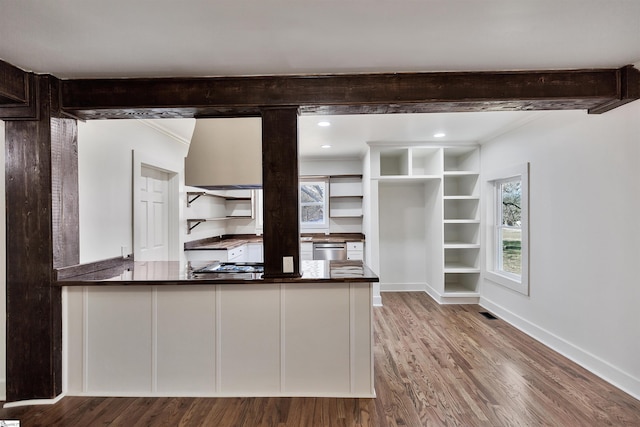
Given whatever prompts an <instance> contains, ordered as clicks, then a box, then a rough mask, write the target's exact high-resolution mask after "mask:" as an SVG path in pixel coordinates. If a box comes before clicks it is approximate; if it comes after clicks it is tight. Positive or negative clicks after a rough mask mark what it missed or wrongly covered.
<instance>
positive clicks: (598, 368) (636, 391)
mask: <svg viewBox="0 0 640 427" xmlns="http://www.w3.org/2000/svg"><path fill="white" fill-rule="evenodd" d="M480 306H481V307H484V308H486V309H487V310H489V311H490V312H492V313H493V314H495V315H497V316H498V317H500V318H501V319H502V320H504V321H506V322H507V323H509V324H511V325H512V326H514V327H515V328H517V329H519V330H521V331H522V332H524V333H525V334H527V335H529V336H530V337H532V338H534V339H535V340H537V341H540V342H541V343H542V344H544V345H546V346H547V347H549V348H551V349H553V350H555V351H557V352H558V353H560V354H561V355H563V356H564V357H566V358H567V359H569V360H571V361H573V362H575V363H577V364H578V365H580V366H582V367H583V368H585V369H586V370H588V371H590V372H592V373H593V374H595V375H597V376H599V377H600V378H602V379H603V380H605V381H607V382H609V383H610V384H612V385H614V386H615V387H617V388H619V389H620V390H622V391H624V392H626V393H628V394H630V395H631V396H633V397H634V398H636V399H638V400H640V379H638V378H635V377H633V376H632V375H630V374H628V373H626V372H624V371H622V370H620V369H619V368H617V367H615V366H613V365H611V364H610V363H608V362H607V361H605V360H602V359H600V358H599V357H598V356H595V355H593V354H591V353H589V352H588V351H586V350H583V349H582V348H580V347H577V346H576V345H574V344H572V343H570V342H568V341H566V340H564V339H563V338H561V337H559V336H557V335H555V334H553V333H552V332H549V331H547V330H545V329H542V328H540V327H539V326H536V325H534V324H533V323H531V322H529V321H528V320H526V319H523V318H522V317H520V316H518V315H517V314H515V313H513V312H511V311H509V310H507V309H505V308H503V307H502V306H500V305H498V304H495V303H493V302H492V301H490V300H488V299H486V298H484V297H481V298H480Z"/></svg>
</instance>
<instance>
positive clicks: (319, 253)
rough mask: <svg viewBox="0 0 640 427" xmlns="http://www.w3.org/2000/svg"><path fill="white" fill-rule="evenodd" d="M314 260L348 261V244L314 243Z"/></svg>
mask: <svg viewBox="0 0 640 427" xmlns="http://www.w3.org/2000/svg"><path fill="white" fill-rule="evenodd" d="M313 259H324V260H346V259H347V244H346V243H344V242H339V243H314V244H313Z"/></svg>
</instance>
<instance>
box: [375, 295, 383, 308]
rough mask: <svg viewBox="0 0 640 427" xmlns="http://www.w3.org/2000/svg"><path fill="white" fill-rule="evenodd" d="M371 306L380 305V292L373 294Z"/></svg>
mask: <svg viewBox="0 0 640 427" xmlns="http://www.w3.org/2000/svg"><path fill="white" fill-rule="evenodd" d="M373 306H374V307H382V297H381V296H380V294H378V295H374V296H373Z"/></svg>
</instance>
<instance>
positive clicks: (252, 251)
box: [246, 243, 264, 262]
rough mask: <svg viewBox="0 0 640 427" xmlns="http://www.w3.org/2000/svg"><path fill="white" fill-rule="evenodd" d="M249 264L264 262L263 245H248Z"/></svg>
mask: <svg viewBox="0 0 640 427" xmlns="http://www.w3.org/2000/svg"><path fill="white" fill-rule="evenodd" d="M246 261H247V262H264V246H263V245H262V243H249V244H248V245H247V260H246Z"/></svg>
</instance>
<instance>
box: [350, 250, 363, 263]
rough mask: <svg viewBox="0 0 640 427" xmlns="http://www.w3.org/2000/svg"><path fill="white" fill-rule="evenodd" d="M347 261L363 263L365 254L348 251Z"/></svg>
mask: <svg viewBox="0 0 640 427" xmlns="http://www.w3.org/2000/svg"><path fill="white" fill-rule="evenodd" d="M347 259H348V260H349V261H363V260H364V252H362V251H347Z"/></svg>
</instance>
